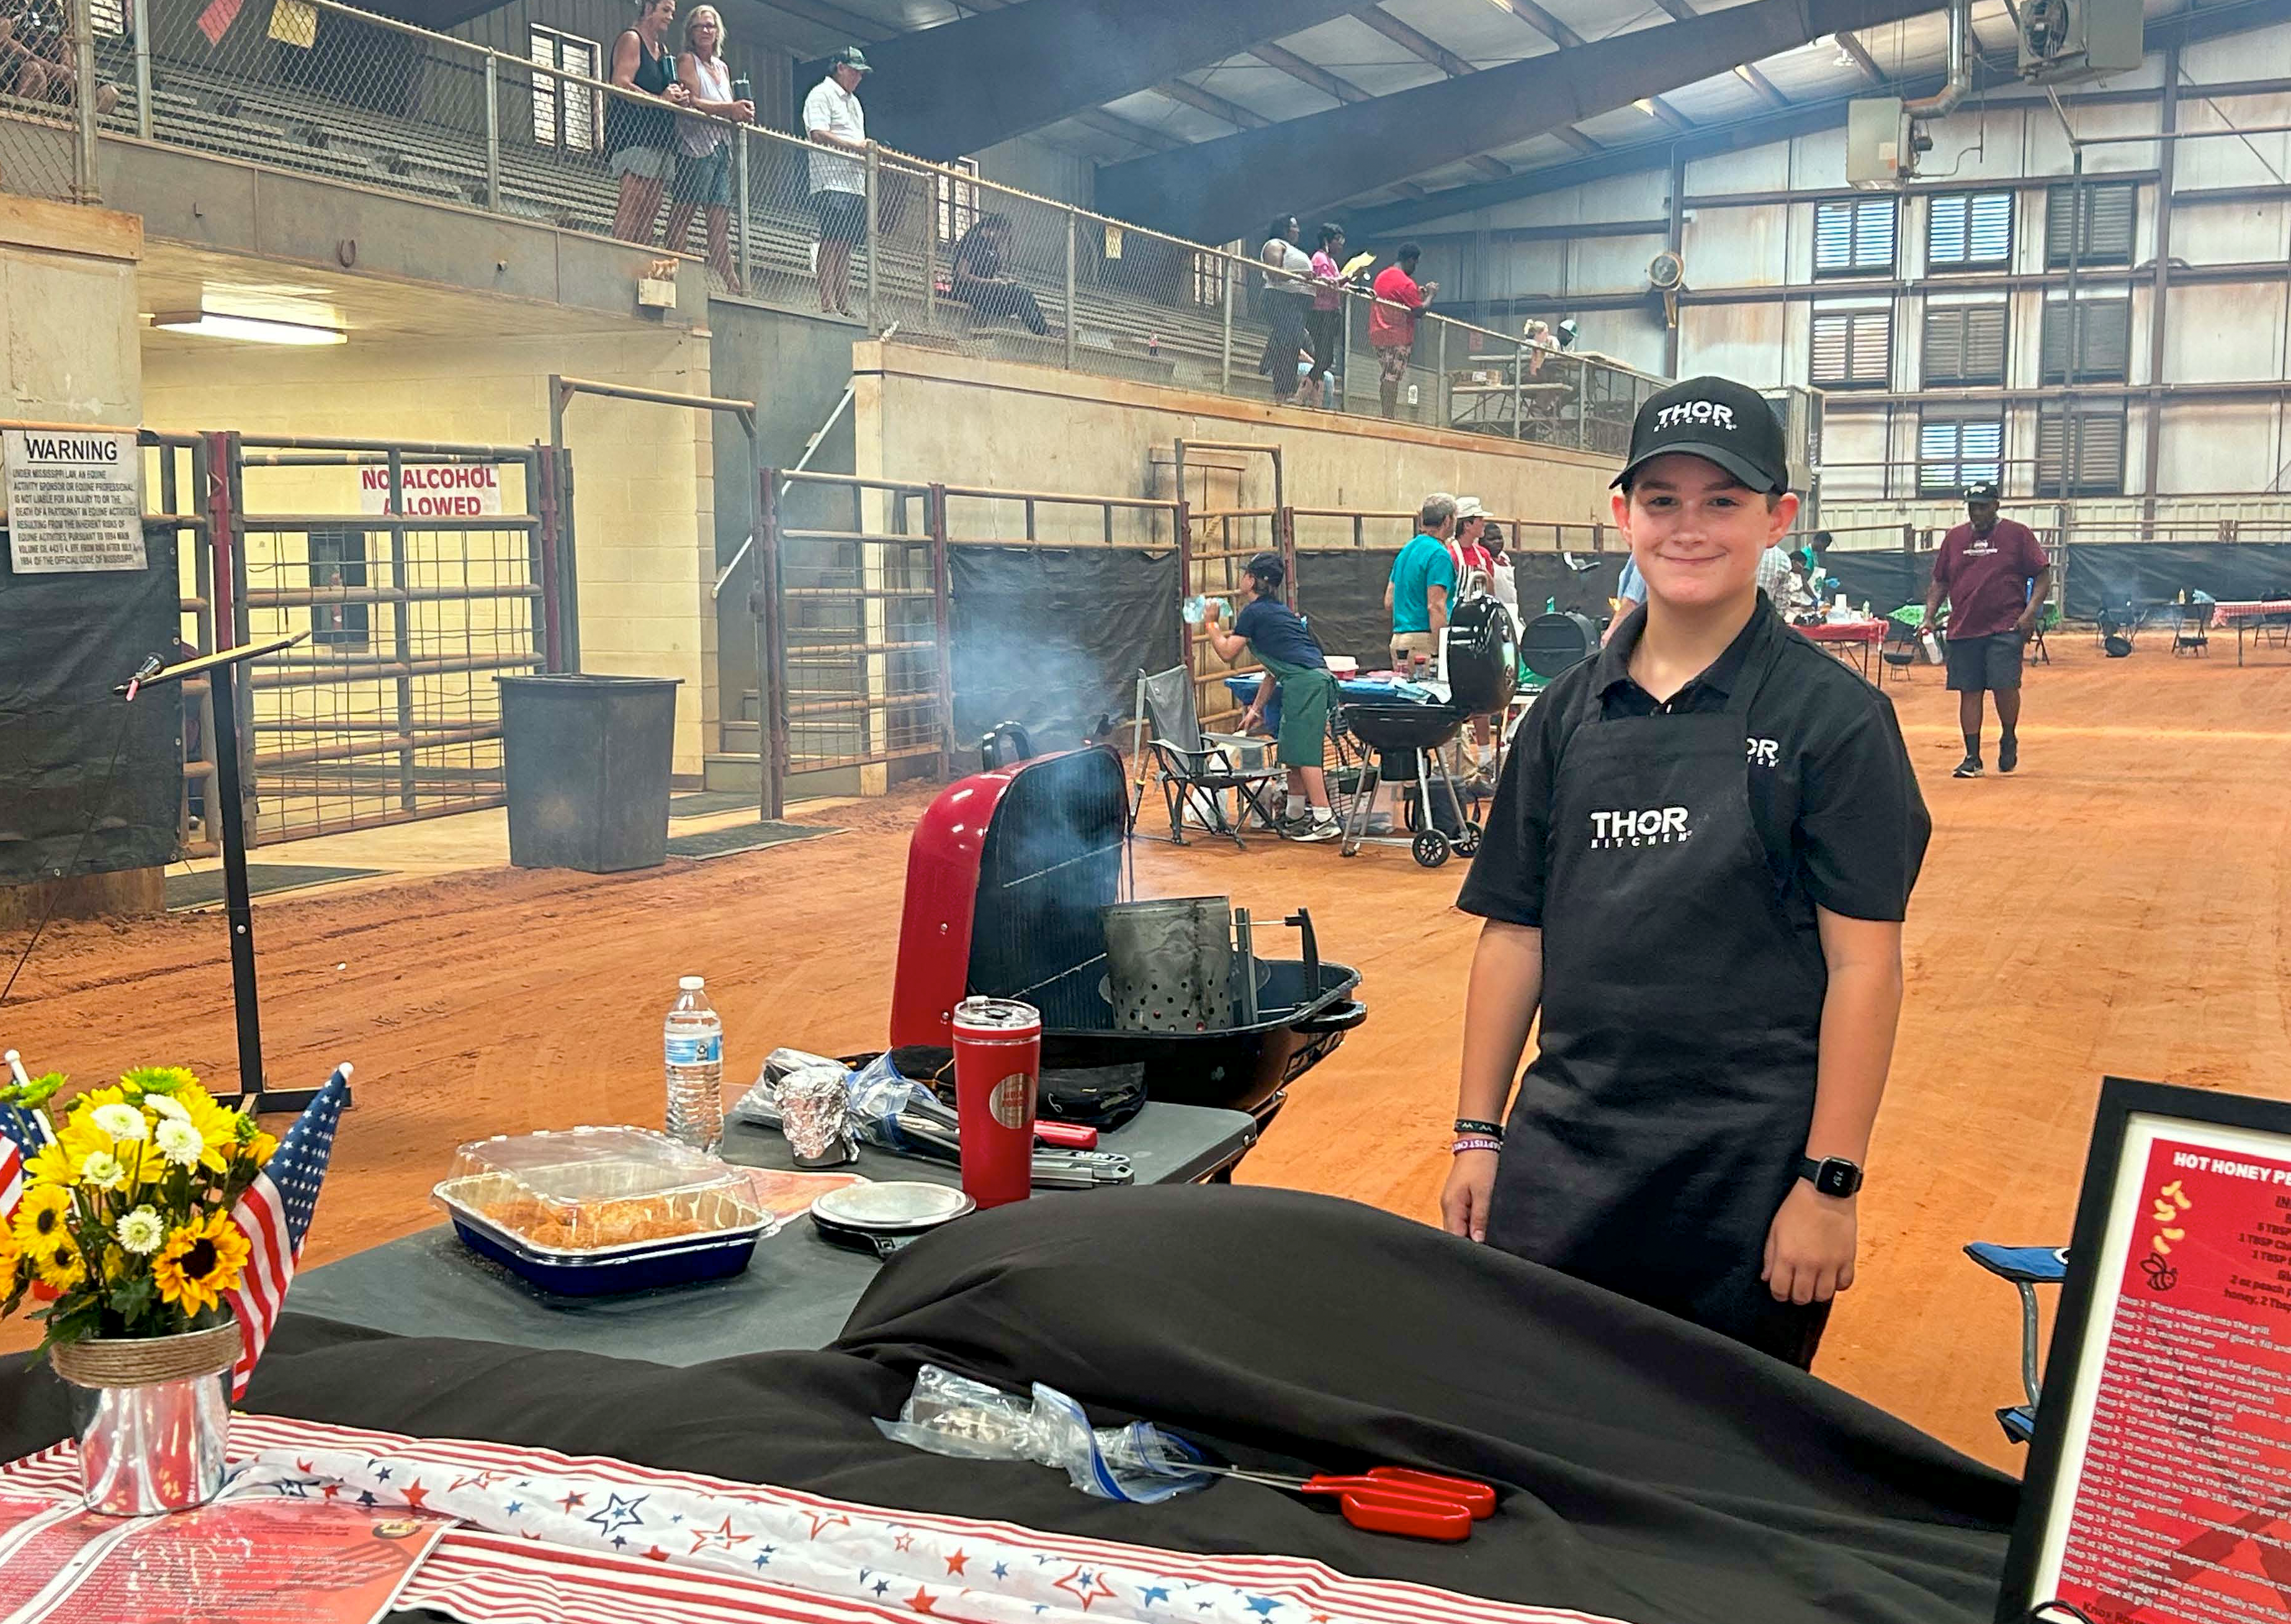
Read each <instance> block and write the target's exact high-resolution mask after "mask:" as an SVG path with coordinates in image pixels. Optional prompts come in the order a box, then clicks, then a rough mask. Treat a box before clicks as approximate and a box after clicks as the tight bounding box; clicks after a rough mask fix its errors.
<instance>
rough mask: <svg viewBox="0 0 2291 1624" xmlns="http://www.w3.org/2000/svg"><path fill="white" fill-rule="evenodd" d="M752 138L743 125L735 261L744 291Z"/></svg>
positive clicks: (749, 247) (739, 146)
mask: <svg viewBox="0 0 2291 1624" xmlns="http://www.w3.org/2000/svg"><path fill="white" fill-rule="evenodd" d="M751 140H752V134H751V133H750V132H749V130H748V129H747V128H746V126H744V125H743V126H742V128H741V130H740V141H739V145H738V147H737V149H736V151H737V153H738V155H739V156H738V161H737V164H736V170H737V173H738V176H739V180H738V185H739V188H740V222H739V233H740V234H739V238H738V242H737V244H736V246H735V248H734V250H733V252H734V253H736V254H738V255H739V258H738V259H737V260H736V261H735V264H736V266H737V267H738V269H739V272H740V286H741V289H742V291H745V290H746V288H747V286H748V270H749V254H750V253H751V244H750V238H749V229H750V227H749V205H748V145H749V142H750V141H751Z"/></svg>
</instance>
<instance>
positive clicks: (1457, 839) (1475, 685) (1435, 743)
mask: <svg viewBox="0 0 2291 1624" xmlns="http://www.w3.org/2000/svg"><path fill="white" fill-rule="evenodd" d="M1444 674H1445V676H1446V678H1447V684H1448V697H1447V698H1446V699H1445V700H1443V701H1441V702H1439V703H1431V704H1427V703H1421V702H1410V701H1402V700H1384V701H1376V702H1371V703H1347V704H1346V705H1344V706H1343V707H1342V708H1341V714H1342V717H1343V720H1344V725H1345V729H1346V732H1348V733H1350V734H1351V735H1352V736H1354V737H1355V738H1356V739H1358V740H1359V741H1360V742H1361V744H1363V746H1364V747H1365V749H1366V752H1367V754H1368V763H1367V766H1366V768H1364V769H1363V772H1362V774H1361V782H1360V787H1359V789H1358V790H1356V791H1355V792H1354V795H1353V798H1352V805H1351V808H1350V809H1349V815H1348V816H1346V820H1345V837H1344V844H1343V845H1342V846H1341V847H1339V848H1338V849H1339V850H1340V851H1341V852H1342V853H1343V854H1344V855H1345V856H1347V857H1349V856H1356V855H1357V854H1358V853H1359V851H1360V848H1361V846H1362V844H1363V842H1364V841H1365V840H1369V839H1371V838H1372V837H1371V836H1370V835H1369V833H1368V820H1369V816H1370V815H1371V812H1372V811H1373V810H1374V807H1375V802H1376V788H1377V785H1378V784H1379V783H1383V782H1386V781H1387V780H1389V781H1391V782H1395V783H1402V784H1414V785H1415V789H1416V808H1415V813H1416V816H1415V821H1416V824H1417V827H1416V828H1415V830H1414V831H1413V832H1411V834H1410V836H1409V837H1408V839H1407V841H1406V844H1407V845H1408V847H1409V848H1410V850H1411V853H1412V855H1413V856H1415V858H1416V860H1417V862H1419V863H1420V864H1423V865H1424V866H1425V867H1426V868H1438V867H1439V866H1440V865H1441V864H1443V863H1445V862H1446V861H1447V860H1448V857H1449V854H1450V853H1451V852H1453V853H1454V854H1455V855H1457V856H1465V857H1468V856H1472V855H1473V854H1474V853H1475V852H1476V851H1478V850H1479V848H1480V826H1479V824H1477V823H1476V822H1475V821H1473V820H1472V819H1471V818H1469V817H1467V816H1465V813H1464V801H1463V797H1462V795H1461V794H1460V793H1459V792H1458V791H1457V788H1456V779H1455V775H1454V774H1453V773H1452V772H1451V771H1450V770H1449V767H1448V746H1449V745H1451V744H1453V743H1454V742H1455V738H1456V735H1457V734H1458V733H1459V732H1460V731H1462V729H1463V726H1464V724H1465V723H1466V722H1467V721H1469V720H1471V719H1472V718H1473V717H1475V716H1491V715H1500V714H1502V712H1504V710H1505V708H1506V707H1507V706H1508V705H1509V704H1510V703H1511V697H1512V695H1513V693H1514V692H1515V690H1516V689H1517V687H1518V686H1519V639H1518V635H1517V633H1516V632H1515V631H1513V629H1512V623H1511V615H1509V614H1508V613H1507V611H1506V610H1505V608H1504V607H1503V606H1502V605H1501V604H1499V603H1498V602H1497V601H1496V600H1495V599H1492V598H1489V597H1485V596H1478V597H1472V598H1467V599H1464V600H1463V601H1462V602H1460V603H1459V604H1458V605H1457V606H1456V613H1455V617H1454V618H1453V619H1452V620H1451V621H1450V622H1449V623H1448V638H1447V650H1446V669H1445V672H1444ZM1435 789H1436V790H1437V791H1438V792H1441V793H1443V794H1444V795H1445V796H1446V798H1447V809H1448V810H1449V811H1450V812H1451V813H1452V814H1453V815H1454V825H1453V826H1454V830H1455V832H1453V833H1452V834H1451V833H1449V832H1445V831H1443V830H1442V829H1441V828H1440V827H1439V822H1438V818H1437V816H1436V814H1435V802H1434V800H1433V795H1434V793H1435ZM1379 844H1381V842H1379Z"/></svg>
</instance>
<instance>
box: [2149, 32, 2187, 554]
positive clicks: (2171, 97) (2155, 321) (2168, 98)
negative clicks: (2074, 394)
mask: <svg viewBox="0 0 2291 1624" xmlns="http://www.w3.org/2000/svg"><path fill="white" fill-rule="evenodd" d="M2163 128H2164V133H2165V134H2166V135H2171V134H2175V133H2178V131H2179V128H2180V48H2179V47H2178V46H2177V45H2172V46H2169V47H2167V48H2166V50H2165V52H2164V108H2163ZM2158 144H2159V145H2160V146H2161V147H2162V149H2163V150H2162V151H2160V152H2158V154H2157V155H2156V276H2155V281H2154V284H2153V285H2152V288H2151V291H2150V293H2149V295H2148V418H2147V422H2146V424H2145V426H2144V433H2143V435H2142V462H2145V463H2146V464H2147V469H2146V474H2147V478H2146V480H2145V484H2146V486H2147V487H2148V495H2147V500H2146V501H2145V502H2142V503H2141V511H2142V518H2144V519H2146V520H2147V522H2148V525H2149V527H2150V529H2151V530H2152V529H2153V528H2154V527H2155V524H2156V496H2157V493H2158V492H2159V491H2160V490H2162V489H2163V479H2162V477H2161V476H2162V472H2163V460H2164V396H2163V393H2162V390H2161V385H2162V384H2163V382H2164V333H2165V328H2164V309H2165V306H2166V303H2167V302H2168V301H2169V300H2170V297H2171V292H2172V192H2173V174H2172V169H2173V165H2172V157H2173V154H2174V153H2176V152H2177V151H2179V149H2180V144H2179V143H2178V142H2177V141H2163V142H2160V143H2158Z"/></svg>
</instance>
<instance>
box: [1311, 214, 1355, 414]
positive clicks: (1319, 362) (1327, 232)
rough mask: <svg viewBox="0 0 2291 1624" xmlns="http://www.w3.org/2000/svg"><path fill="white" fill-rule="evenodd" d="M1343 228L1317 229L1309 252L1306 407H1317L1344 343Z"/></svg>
mask: <svg viewBox="0 0 2291 1624" xmlns="http://www.w3.org/2000/svg"><path fill="white" fill-rule="evenodd" d="M1344 265H1345V229H1344V228H1343V227H1342V226H1340V225H1338V224H1337V223H1336V222H1335V221H1330V222H1329V223H1327V224H1326V225H1323V226H1322V228H1321V245H1320V247H1319V248H1318V249H1316V250H1315V251H1314V254H1313V308H1312V310H1310V311H1308V312H1306V317H1305V337H1306V348H1308V349H1309V350H1311V351H1312V353H1313V375H1312V377H1311V378H1309V379H1308V380H1306V398H1305V404H1306V406H1319V405H1320V404H1321V400H1322V392H1323V391H1325V390H1328V389H1330V387H1332V386H1333V384H1334V382H1335V373H1336V365H1337V358H1338V355H1339V354H1341V353H1342V352H1343V350H1344V346H1345V270H1344Z"/></svg>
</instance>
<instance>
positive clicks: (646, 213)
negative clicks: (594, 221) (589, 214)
mask: <svg viewBox="0 0 2291 1624" xmlns="http://www.w3.org/2000/svg"><path fill="white" fill-rule="evenodd" d="M637 4H638V7H639V10H638V12H637V21H636V26H635V27H634V28H623V29H622V30H621V36H620V37H619V38H618V39H616V40H615V41H614V42H613V84H615V87H616V92H615V94H613V95H611V96H608V97H607V98H606V99H605V157H606V160H607V163H609V164H610V165H611V166H612V171H613V173H615V174H616V175H618V176H619V177H620V178H621V196H620V200H619V201H618V202H617V203H616V204H615V205H614V208H613V235H614V236H615V237H619V238H620V239H621V240H622V241H623V242H624V243H649V242H651V241H652V228H653V222H654V221H656V220H658V219H659V218H660V195H661V192H662V190H663V189H664V188H665V187H666V186H667V184H668V177H669V174H670V173H671V171H672V170H673V169H674V168H675V166H676V115H675V113H674V112H672V111H671V109H673V108H679V107H684V106H686V105H687V104H688V103H689V102H690V101H691V100H692V92H689V91H687V90H686V89H685V88H684V86H683V85H681V84H678V83H677V82H676V53H675V52H672V51H671V50H670V49H669V48H668V47H667V45H665V44H663V43H662V42H663V40H665V39H666V38H667V37H668V30H669V26H670V25H671V23H673V22H674V21H675V20H676V0H637ZM686 223H687V225H688V224H689V223H690V222H689V221H687V222H686Z"/></svg>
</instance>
